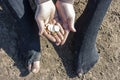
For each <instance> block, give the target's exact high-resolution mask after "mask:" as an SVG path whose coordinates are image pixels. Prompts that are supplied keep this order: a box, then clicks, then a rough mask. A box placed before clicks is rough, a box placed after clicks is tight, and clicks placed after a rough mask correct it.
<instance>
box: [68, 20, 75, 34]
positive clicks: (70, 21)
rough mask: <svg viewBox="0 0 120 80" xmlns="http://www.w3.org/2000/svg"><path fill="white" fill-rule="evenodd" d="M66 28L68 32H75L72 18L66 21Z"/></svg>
mask: <svg viewBox="0 0 120 80" xmlns="http://www.w3.org/2000/svg"><path fill="white" fill-rule="evenodd" d="M68 26H69V29H70V31H72V32H76V29H75V27H74V18H73V19H72V18H69V19H68Z"/></svg>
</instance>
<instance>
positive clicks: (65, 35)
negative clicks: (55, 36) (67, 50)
mask: <svg viewBox="0 0 120 80" xmlns="http://www.w3.org/2000/svg"><path fill="white" fill-rule="evenodd" d="M69 32H70V31H69V30H65V34H64V40H63V41H62V42H61V45H63V44H64V43H65V42H66V40H67V37H68V35H69Z"/></svg>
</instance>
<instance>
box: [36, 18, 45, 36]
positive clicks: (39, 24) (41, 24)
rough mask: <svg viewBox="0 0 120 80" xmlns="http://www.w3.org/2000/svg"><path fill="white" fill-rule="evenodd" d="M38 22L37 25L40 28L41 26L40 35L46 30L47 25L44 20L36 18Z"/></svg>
mask: <svg viewBox="0 0 120 80" xmlns="http://www.w3.org/2000/svg"><path fill="white" fill-rule="evenodd" d="M36 22H37V25H38V28H39V35H42V34H43V32H44V26H45V24H44V21H43V20H39V19H38V18H36Z"/></svg>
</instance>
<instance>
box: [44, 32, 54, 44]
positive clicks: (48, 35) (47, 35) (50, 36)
mask: <svg viewBox="0 0 120 80" xmlns="http://www.w3.org/2000/svg"><path fill="white" fill-rule="evenodd" d="M43 35H44V36H45V37H46V38H47V39H49V40H50V41H52V42H56V39H55V38H54V37H53V36H52V35H50V34H48V33H47V32H46V31H44V33H43Z"/></svg>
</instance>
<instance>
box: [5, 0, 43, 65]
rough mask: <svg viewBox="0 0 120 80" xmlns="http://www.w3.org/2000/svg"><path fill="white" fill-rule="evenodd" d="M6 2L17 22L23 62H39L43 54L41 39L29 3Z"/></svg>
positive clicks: (24, 1)
mask: <svg viewBox="0 0 120 80" xmlns="http://www.w3.org/2000/svg"><path fill="white" fill-rule="evenodd" d="M4 2H5V3H6V6H8V8H9V10H10V11H11V12H12V13H13V14H12V15H13V17H15V19H16V20H17V22H16V32H17V34H18V48H19V55H22V58H23V60H24V61H27V62H28V63H32V62H34V61H39V60H40V53H41V49H40V37H39V35H38V27H37V24H36V22H35V20H34V13H33V11H32V9H31V7H30V4H29V1H28V0H8V1H4ZM29 60H30V61H29Z"/></svg>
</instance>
